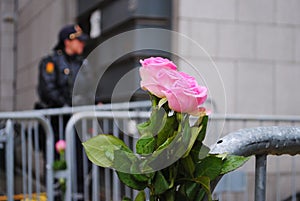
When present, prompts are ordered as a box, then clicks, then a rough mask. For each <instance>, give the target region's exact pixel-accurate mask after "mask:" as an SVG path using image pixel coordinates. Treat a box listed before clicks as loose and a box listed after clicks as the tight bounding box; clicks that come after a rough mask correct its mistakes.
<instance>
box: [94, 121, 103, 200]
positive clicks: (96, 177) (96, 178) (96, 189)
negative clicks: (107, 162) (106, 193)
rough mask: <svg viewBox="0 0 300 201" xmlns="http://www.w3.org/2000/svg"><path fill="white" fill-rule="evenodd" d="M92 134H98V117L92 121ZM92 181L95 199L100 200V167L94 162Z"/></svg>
mask: <svg viewBox="0 0 300 201" xmlns="http://www.w3.org/2000/svg"><path fill="white" fill-rule="evenodd" d="M92 128H93V130H92V132H93V133H92V134H93V136H96V135H97V119H96V118H95V119H93V121H92ZM92 175H93V176H92V177H93V178H92V182H93V184H92V185H93V186H92V192H93V193H92V196H93V201H99V200H100V199H101V198H99V197H98V196H99V194H98V193H99V186H100V182H99V180H100V178H99V168H98V166H96V165H94V164H92Z"/></svg>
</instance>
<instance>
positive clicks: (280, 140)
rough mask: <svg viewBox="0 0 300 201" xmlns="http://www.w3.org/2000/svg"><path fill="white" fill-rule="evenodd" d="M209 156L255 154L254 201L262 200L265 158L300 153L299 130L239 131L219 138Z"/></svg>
mask: <svg viewBox="0 0 300 201" xmlns="http://www.w3.org/2000/svg"><path fill="white" fill-rule="evenodd" d="M211 153H219V154H222V153H228V154H234V155H242V156H251V155H255V158H256V160H255V162H256V163H255V201H265V200H266V177H267V169H266V168H267V156H268V155H283V154H289V155H292V156H293V155H296V154H300V127H291V126H288V127H283V126H281V127H276V126H273V127H257V128H248V129H241V130H239V131H236V132H233V133H230V134H229V135H226V136H225V137H223V138H221V139H219V141H218V142H217V143H216V144H215V145H214V146H213V148H212V150H211ZM292 201H296V193H293V194H292Z"/></svg>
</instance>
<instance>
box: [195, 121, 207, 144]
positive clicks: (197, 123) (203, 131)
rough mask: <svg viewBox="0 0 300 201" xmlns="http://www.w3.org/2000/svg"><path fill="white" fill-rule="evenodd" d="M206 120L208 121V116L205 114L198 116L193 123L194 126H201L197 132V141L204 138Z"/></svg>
mask: <svg viewBox="0 0 300 201" xmlns="http://www.w3.org/2000/svg"><path fill="white" fill-rule="evenodd" d="M207 122H208V116H207V115H205V116H200V117H199V119H198V120H197V122H196V123H195V125H194V127H200V126H201V130H200V132H199V134H198V138H197V141H200V142H202V141H203V140H204V138H205V135H206V128H207Z"/></svg>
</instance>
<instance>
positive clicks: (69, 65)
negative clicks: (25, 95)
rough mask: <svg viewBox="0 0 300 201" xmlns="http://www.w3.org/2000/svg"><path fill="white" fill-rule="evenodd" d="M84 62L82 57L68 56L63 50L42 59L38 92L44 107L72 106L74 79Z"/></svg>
mask: <svg viewBox="0 0 300 201" xmlns="http://www.w3.org/2000/svg"><path fill="white" fill-rule="evenodd" d="M82 63H83V59H82V58H81V57H79V56H68V55H66V54H65V53H64V52H63V51H61V50H58V51H55V52H54V53H53V54H52V55H49V56H47V57H45V58H43V59H42V60H41V62H40V64H39V81H38V82H39V83H38V94H39V97H40V101H41V104H42V105H44V107H46V108H55V107H62V106H71V104H72V89H73V85H74V81H75V78H76V75H77V73H78V71H79V69H80V67H81V65H82Z"/></svg>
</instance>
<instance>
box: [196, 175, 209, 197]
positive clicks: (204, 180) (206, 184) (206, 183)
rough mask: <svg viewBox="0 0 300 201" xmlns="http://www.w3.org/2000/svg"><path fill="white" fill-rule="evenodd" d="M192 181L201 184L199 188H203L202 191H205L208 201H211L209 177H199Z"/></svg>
mask: <svg viewBox="0 0 300 201" xmlns="http://www.w3.org/2000/svg"><path fill="white" fill-rule="evenodd" d="M194 181H195V182H197V183H198V184H201V186H202V187H203V189H204V190H205V192H206V194H207V196H208V200H209V201H212V195H211V190H210V179H209V177H206V176H200V177H197V178H195V179H194Z"/></svg>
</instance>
